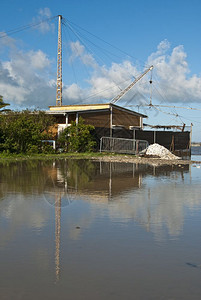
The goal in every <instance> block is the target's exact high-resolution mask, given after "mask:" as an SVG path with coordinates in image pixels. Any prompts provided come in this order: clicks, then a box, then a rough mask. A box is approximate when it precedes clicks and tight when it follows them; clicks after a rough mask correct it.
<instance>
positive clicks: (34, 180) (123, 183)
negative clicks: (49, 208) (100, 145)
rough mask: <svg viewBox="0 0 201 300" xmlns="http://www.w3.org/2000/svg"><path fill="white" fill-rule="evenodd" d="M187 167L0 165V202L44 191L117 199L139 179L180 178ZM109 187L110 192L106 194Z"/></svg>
mask: <svg viewBox="0 0 201 300" xmlns="http://www.w3.org/2000/svg"><path fill="white" fill-rule="evenodd" d="M184 172H188V166H183V167H182V168H180V167H178V166H174V165H173V166H158V167H154V166H148V165H140V164H139V165H138V164H124V163H103V162H102V163H100V162H92V161H90V160H71V159H63V160H54V161H52V160H44V161H40V160H29V161H20V162H11V163H8V162H6V163H4V164H1V173H0V199H2V198H3V197H4V195H5V194H6V193H7V192H9V191H11V192H12V193H21V194H23V195H26V194H33V193H35V194H39V195H40V194H43V193H44V192H45V191H47V190H48V191H52V192H58V191H60V192H61V191H64V192H70V191H71V190H72V191H73V192H74V193H76V192H79V193H89V194H90V193H92V194H96V195H97V194H98V193H99V194H100V195H102V194H105V195H106V194H108V193H110V194H111V196H112V195H115V194H116V195H118V194H119V193H124V192H125V191H127V190H129V189H132V188H133V187H137V188H139V187H140V185H141V182H140V181H141V178H143V177H147V176H149V175H151V176H153V175H154V176H168V177H170V176H179V177H183V174H184ZM109 187H110V191H109V190H108V189H109Z"/></svg>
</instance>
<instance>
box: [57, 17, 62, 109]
mask: <svg viewBox="0 0 201 300" xmlns="http://www.w3.org/2000/svg"><path fill="white" fill-rule="evenodd" d="M58 17H59V24H58V51H57V95H56V106H62V47H61V46H62V44H61V20H62V16H61V15H59V16H58Z"/></svg>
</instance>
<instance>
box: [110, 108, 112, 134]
mask: <svg viewBox="0 0 201 300" xmlns="http://www.w3.org/2000/svg"><path fill="white" fill-rule="evenodd" d="M110 137H112V106H110Z"/></svg>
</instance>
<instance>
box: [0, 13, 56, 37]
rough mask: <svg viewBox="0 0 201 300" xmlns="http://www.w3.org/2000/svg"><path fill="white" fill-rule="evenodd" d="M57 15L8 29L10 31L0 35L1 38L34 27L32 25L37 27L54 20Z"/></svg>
mask: <svg viewBox="0 0 201 300" xmlns="http://www.w3.org/2000/svg"><path fill="white" fill-rule="evenodd" d="M57 17H58V16H54V17H51V18H47V19H44V20H42V21H40V22H36V23H31V24H28V25H24V26H21V27H17V28H15V29H11V30H8V31H6V32H4V33H3V34H1V35H0V39H2V38H5V37H7V36H10V35H13V34H15V33H18V32H20V31H23V30H26V29H29V28H32V27H37V26H39V25H41V24H42V23H45V22H48V21H50V20H53V19H55V18H57Z"/></svg>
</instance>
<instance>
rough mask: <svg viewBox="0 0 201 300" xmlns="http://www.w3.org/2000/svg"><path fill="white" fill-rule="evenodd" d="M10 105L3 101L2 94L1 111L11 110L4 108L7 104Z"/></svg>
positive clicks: (0, 100) (0, 98)
mask: <svg viewBox="0 0 201 300" xmlns="http://www.w3.org/2000/svg"><path fill="white" fill-rule="evenodd" d="M8 105H10V104H9V103H5V102H4V101H3V96H1V95H0V112H3V111H10V109H2V108H4V107H5V106H8Z"/></svg>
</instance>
